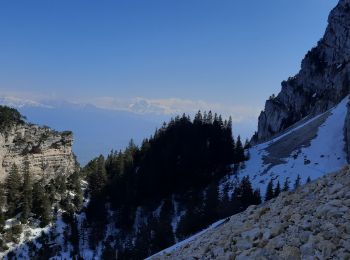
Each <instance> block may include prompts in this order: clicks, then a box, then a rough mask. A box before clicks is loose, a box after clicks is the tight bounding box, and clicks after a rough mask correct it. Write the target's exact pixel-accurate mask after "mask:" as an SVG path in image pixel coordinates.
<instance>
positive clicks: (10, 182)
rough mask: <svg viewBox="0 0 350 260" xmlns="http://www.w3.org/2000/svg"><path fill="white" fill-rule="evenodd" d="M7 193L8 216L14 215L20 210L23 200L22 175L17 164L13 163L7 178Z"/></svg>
mask: <svg viewBox="0 0 350 260" xmlns="http://www.w3.org/2000/svg"><path fill="white" fill-rule="evenodd" d="M5 193H6V199H7V216H8V217H13V216H14V215H15V214H16V213H17V211H18V209H19V205H20V201H21V176H20V175H19V173H18V168H17V166H16V165H15V164H13V165H12V167H11V170H10V172H9V174H8V176H7V178H6V180H5Z"/></svg>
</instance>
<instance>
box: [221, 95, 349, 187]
mask: <svg viewBox="0 0 350 260" xmlns="http://www.w3.org/2000/svg"><path fill="white" fill-rule="evenodd" d="M348 101H349V97H346V98H344V99H343V101H342V102H341V103H340V104H339V105H337V106H336V107H334V108H332V109H330V110H329V111H327V112H325V113H323V114H321V115H318V116H316V117H314V118H312V119H309V120H307V121H306V122H302V123H299V124H297V125H296V126H295V127H294V128H292V129H290V130H289V131H287V132H285V133H283V134H281V135H280V136H278V137H276V138H274V139H272V140H271V141H269V142H266V143H263V144H259V145H257V146H254V147H253V148H251V149H250V151H249V153H250V160H249V161H247V162H246V164H245V168H244V169H243V170H241V171H240V172H239V177H240V178H241V177H243V176H249V177H250V180H251V182H252V184H253V186H254V187H255V188H260V190H261V192H262V193H263V192H265V189H266V186H267V183H268V182H269V181H270V180H271V179H273V180H275V182H277V181H278V180H279V181H280V182H281V184H282V183H283V182H284V181H285V179H286V178H289V180H290V184H291V185H292V184H293V183H294V180H295V179H296V178H297V176H298V174H300V176H301V179H302V182H305V181H306V179H307V178H308V177H310V178H311V179H312V180H314V179H316V178H319V177H321V176H323V175H324V174H325V173H327V172H332V171H335V170H338V169H340V168H341V167H343V166H344V165H346V164H347V159H346V157H347V155H346V153H345V151H344V148H345V142H344V129H343V128H344V122H345V118H346V114H347V103H348ZM228 181H229V182H234V181H235V176H232V177H231V179H230V180H228Z"/></svg>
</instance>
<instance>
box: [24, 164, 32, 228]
mask: <svg viewBox="0 0 350 260" xmlns="http://www.w3.org/2000/svg"><path fill="white" fill-rule="evenodd" d="M32 188H33V184H32V178H31V174H30V172H29V161H28V159H26V160H25V161H24V165H23V186H22V198H21V202H22V204H21V207H22V215H21V221H22V222H23V223H26V222H27V220H28V218H29V215H30V212H31V210H32V203H33V193H32Z"/></svg>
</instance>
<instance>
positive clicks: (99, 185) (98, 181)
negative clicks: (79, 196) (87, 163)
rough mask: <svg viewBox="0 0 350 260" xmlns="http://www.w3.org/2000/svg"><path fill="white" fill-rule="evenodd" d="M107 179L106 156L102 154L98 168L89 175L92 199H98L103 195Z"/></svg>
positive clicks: (98, 160) (98, 161) (97, 163)
mask: <svg viewBox="0 0 350 260" xmlns="http://www.w3.org/2000/svg"><path fill="white" fill-rule="evenodd" d="M106 181H107V174H106V169H105V165H104V158H103V156H102V155H100V157H99V158H98V159H97V162H96V170H95V171H93V172H92V173H91V175H90V176H89V190H90V194H91V199H92V200H94V199H97V198H98V197H99V196H100V195H101V193H102V191H103V189H104V187H105V185H106Z"/></svg>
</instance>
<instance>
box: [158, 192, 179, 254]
mask: <svg viewBox="0 0 350 260" xmlns="http://www.w3.org/2000/svg"><path fill="white" fill-rule="evenodd" d="M173 214H174V205H173V201H172V199H171V198H166V199H165V200H164V203H163V205H162V207H161V210H160V213H159V220H158V221H157V222H156V224H155V226H156V227H155V234H154V239H153V243H154V244H155V245H154V251H160V250H162V249H164V248H167V247H169V246H171V245H172V244H174V242H175V238H174V233H173V227H172V225H171V222H172V216H173Z"/></svg>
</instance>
